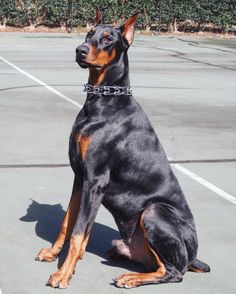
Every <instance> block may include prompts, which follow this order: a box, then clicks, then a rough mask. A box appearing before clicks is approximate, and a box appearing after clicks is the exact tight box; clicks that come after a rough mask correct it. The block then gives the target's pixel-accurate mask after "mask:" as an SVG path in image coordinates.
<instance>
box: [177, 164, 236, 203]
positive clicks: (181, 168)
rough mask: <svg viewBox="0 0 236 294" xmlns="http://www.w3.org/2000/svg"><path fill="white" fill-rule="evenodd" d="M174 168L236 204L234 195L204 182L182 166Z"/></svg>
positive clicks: (178, 165)
mask: <svg viewBox="0 0 236 294" xmlns="http://www.w3.org/2000/svg"><path fill="white" fill-rule="evenodd" d="M173 166H174V167H175V168H176V169H177V170H179V171H181V172H182V173H183V174H185V175H186V176H188V177H190V178H191V179H193V180H195V181H197V182H198V183H200V184H202V185H203V186H205V187H207V188H208V189H209V190H211V191H213V192H215V193H216V194H218V195H219V196H221V197H223V198H224V199H226V200H228V201H229V202H231V203H233V204H236V198H235V197H233V196H232V195H230V194H228V193H226V192H225V191H223V190H222V189H220V188H218V187H217V186H215V185H213V184H211V183H209V182H208V181H206V180H204V179H203V178H201V177H199V176H198V175H196V174H195V173H193V172H191V171H190V170H188V169H187V168H185V167H183V166H182V165H180V164H173Z"/></svg>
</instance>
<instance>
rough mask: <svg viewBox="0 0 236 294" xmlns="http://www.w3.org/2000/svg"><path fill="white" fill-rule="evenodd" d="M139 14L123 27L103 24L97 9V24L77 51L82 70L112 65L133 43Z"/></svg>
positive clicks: (77, 58)
mask: <svg viewBox="0 0 236 294" xmlns="http://www.w3.org/2000/svg"><path fill="white" fill-rule="evenodd" d="M137 17H138V13H136V14H134V15H133V16H131V17H130V18H129V19H128V20H127V21H126V22H125V23H124V24H123V25H122V26H120V27H118V28H117V27H114V26H112V25H105V24H102V16H101V13H100V11H99V9H97V11H96V24H95V26H94V27H93V28H92V29H91V30H90V31H89V32H88V34H87V36H86V38H85V42H84V43H82V44H81V45H80V46H78V47H77V49H76V62H77V63H78V64H79V65H80V66H81V67H82V68H94V69H97V70H99V69H101V68H104V67H106V66H107V65H108V64H110V63H112V61H113V60H115V59H116V57H117V56H118V55H120V54H122V52H125V51H127V50H128V48H129V46H130V45H131V44H132V42H133V37H134V25H135V22H136V19H137Z"/></svg>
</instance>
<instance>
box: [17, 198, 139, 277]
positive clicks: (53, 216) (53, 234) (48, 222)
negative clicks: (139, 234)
mask: <svg viewBox="0 0 236 294" xmlns="http://www.w3.org/2000/svg"><path fill="white" fill-rule="evenodd" d="M64 215H65V211H64V210H63V207H62V205H61V204H55V205H50V204H41V203H39V202H37V201H35V200H32V203H31V204H30V205H29V207H28V209H27V212H26V214H25V215H24V216H22V217H21V218H20V221H24V222H36V225H35V233H36V235H37V236H38V237H40V238H41V239H44V240H46V241H48V242H50V243H54V242H55V240H56V238H57V235H58V232H59V230H60V226H61V222H62V220H63V217H64ZM119 238H120V235H119V232H118V231H116V230H114V229H112V228H110V227H108V226H106V225H103V224H100V223H97V222H95V223H94V225H93V229H92V232H91V236H90V240H89V243H88V246H87V248H86V251H87V252H90V253H93V254H95V255H98V256H100V257H102V258H105V255H106V253H107V251H108V250H110V249H111V241H112V240H113V239H119ZM40 249H41V248H36V250H38V251H39V250H40ZM67 251H68V243H67V244H66V245H65V246H64V248H63V250H62V251H61V253H60V255H59V256H58V267H60V266H61V265H62V263H63V262H64V260H65V258H66V254H67ZM36 254H37V251H36V252H35V256H36ZM102 263H103V264H106V265H109V266H115V267H123V268H126V269H128V270H131V271H140V270H141V266H139V265H138V264H135V263H133V262H130V261H124V260H121V261H120V260H104V261H102ZM141 271H143V268H142V270H141Z"/></svg>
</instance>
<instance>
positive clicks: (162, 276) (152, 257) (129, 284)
mask: <svg viewBox="0 0 236 294" xmlns="http://www.w3.org/2000/svg"><path fill="white" fill-rule="evenodd" d="M170 227H171V224H170V225H169V224H168V223H167V222H166V220H165V219H163V218H162V216H161V215H160V216H159V215H158V208H156V207H155V206H150V207H149V208H147V209H146V210H144V212H143V213H142V216H141V218H140V224H139V227H138V229H137V230H136V232H135V234H134V236H133V237H132V240H131V244H130V246H129V248H130V252H131V259H133V260H136V261H138V262H141V263H142V264H143V265H144V266H145V267H146V268H152V269H153V266H154V269H153V270H152V271H151V272H150V271H149V272H146V273H130V274H129V273H128V274H124V275H122V276H120V277H118V278H117V279H116V280H115V285H116V286H117V287H120V288H133V287H138V286H141V285H145V284H160V283H167V282H181V281H182V279H183V277H182V274H181V272H182V271H181V270H180V269H178V267H176V266H175V260H178V259H181V258H182V257H183V259H184V255H185V252H184V249H181V244H180V243H181V242H179V240H178V236H177V237H176V236H171V234H172V229H171V230H170ZM173 239H174V240H173ZM181 250H182V251H183V252H181ZM163 252H165V254H163ZM169 255H170V256H169ZM168 257H170V258H168ZM177 263H178V261H177ZM183 272H184V271H183Z"/></svg>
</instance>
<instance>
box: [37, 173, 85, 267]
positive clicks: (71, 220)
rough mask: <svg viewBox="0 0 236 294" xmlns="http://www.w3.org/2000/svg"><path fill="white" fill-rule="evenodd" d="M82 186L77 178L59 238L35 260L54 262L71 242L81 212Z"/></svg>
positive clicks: (42, 250) (41, 251)
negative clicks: (64, 246) (67, 243)
mask: <svg viewBox="0 0 236 294" xmlns="http://www.w3.org/2000/svg"><path fill="white" fill-rule="evenodd" d="M81 186H82V184H81V180H80V179H78V178H77V177H75V179H74V184H73V190H72V194H71V199H70V202H69V206H68V209H67V211H66V214H65V217H64V220H63V222H62V225H61V229H60V232H59V234H58V237H57V239H56V241H55V242H54V244H53V245H52V247H51V248H42V249H41V250H40V252H39V253H38V255H37V256H36V258H35V260H37V261H46V262H50V261H54V260H55V259H56V257H57V256H58V254H59V253H60V251H61V249H62V248H63V245H64V244H65V242H66V241H68V240H70V237H71V233H72V231H73V228H74V225H75V222H76V219H77V216H78V212H79V206H80V198H81V190H82V188H81Z"/></svg>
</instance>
